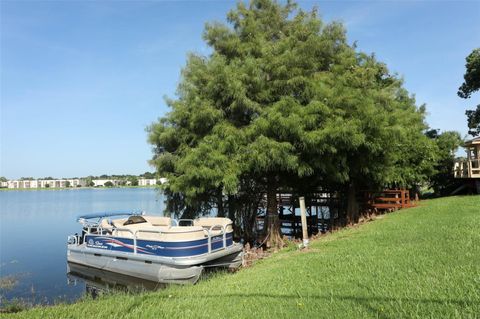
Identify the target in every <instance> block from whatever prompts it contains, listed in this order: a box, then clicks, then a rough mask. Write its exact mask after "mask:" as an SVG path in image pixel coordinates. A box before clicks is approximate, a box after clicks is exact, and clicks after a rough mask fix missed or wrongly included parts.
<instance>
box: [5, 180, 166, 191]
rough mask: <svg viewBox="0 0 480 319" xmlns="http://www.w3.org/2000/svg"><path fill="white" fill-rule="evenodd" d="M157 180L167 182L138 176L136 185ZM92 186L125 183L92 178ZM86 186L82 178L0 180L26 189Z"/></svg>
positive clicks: (154, 182) (147, 183) (155, 182)
mask: <svg viewBox="0 0 480 319" xmlns="http://www.w3.org/2000/svg"><path fill="white" fill-rule="evenodd" d="M157 181H158V182H160V183H161V184H164V183H166V182H167V179H166V178H160V179H156V178H139V179H138V186H155V185H157ZM92 182H93V184H94V185H93V186H95V187H105V184H106V183H107V182H111V183H112V184H113V185H114V186H120V185H125V180H123V179H120V180H118V179H94V180H92ZM126 183H127V185H130V182H126ZM80 186H82V187H83V186H87V185H86V180H85V179H83V178H75V179H33V180H9V181H7V182H0V187H7V188H18V189H27V188H66V187H80Z"/></svg>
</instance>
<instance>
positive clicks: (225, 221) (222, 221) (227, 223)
mask: <svg viewBox="0 0 480 319" xmlns="http://www.w3.org/2000/svg"><path fill="white" fill-rule="evenodd" d="M232 224H233V222H232V220H231V219H230V218H223V217H200V218H197V219H194V220H193V225H194V226H200V227H202V228H204V229H207V230H208V229H210V227H212V226H215V225H221V226H223V227H225V232H227V233H230V232H232V231H233V228H232ZM221 233H222V230H221V228H220V227H216V228H214V229H213V230H212V235H214V236H216V235H220V234H221Z"/></svg>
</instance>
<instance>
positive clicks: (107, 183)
mask: <svg viewBox="0 0 480 319" xmlns="http://www.w3.org/2000/svg"><path fill="white" fill-rule="evenodd" d="M103 186H105V187H113V186H114V185H113V183H112V182H111V181H107V182H105V184H103Z"/></svg>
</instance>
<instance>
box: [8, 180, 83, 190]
mask: <svg viewBox="0 0 480 319" xmlns="http://www.w3.org/2000/svg"><path fill="white" fill-rule="evenodd" d="M3 184H4V183H2V187H4V186H3ZM78 186H85V181H84V180H82V179H78V178H76V179H33V180H10V181H8V182H6V187H8V188H19V189H24V188H48V187H52V188H66V187H78Z"/></svg>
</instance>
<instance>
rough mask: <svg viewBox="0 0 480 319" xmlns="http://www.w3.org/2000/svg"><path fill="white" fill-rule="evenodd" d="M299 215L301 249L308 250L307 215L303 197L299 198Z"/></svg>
mask: <svg viewBox="0 0 480 319" xmlns="http://www.w3.org/2000/svg"><path fill="white" fill-rule="evenodd" d="M298 200H299V201H300V214H301V218H302V233H303V247H304V248H308V231H307V215H306V209H305V197H303V196H302V197H300V198H299V199H298Z"/></svg>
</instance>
